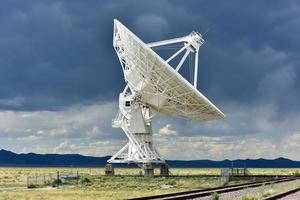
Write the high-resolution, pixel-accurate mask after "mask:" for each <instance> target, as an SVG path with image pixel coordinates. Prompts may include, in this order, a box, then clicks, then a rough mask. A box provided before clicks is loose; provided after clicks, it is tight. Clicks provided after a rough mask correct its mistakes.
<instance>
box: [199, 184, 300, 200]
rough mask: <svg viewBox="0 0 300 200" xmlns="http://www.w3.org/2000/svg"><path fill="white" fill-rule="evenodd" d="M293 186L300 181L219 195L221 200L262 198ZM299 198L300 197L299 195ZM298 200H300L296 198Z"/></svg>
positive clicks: (206, 198)
mask: <svg viewBox="0 0 300 200" xmlns="http://www.w3.org/2000/svg"><path fill="white" fill-rule="evenodd" d="M293 184H295V185H296V184H298V185H299V184H300V180H295V181H289V182H283V183H277V184H274V185H272V184H271V185H266V186H260V187H255V188H246V189H244V190H238V191H234V192H228V193H224V194H219V197H220V200H234V199H241V198H242V197H243V196H252V197H253V196H256V197H261V196H262V194H266V193H271V195H273V194H274V190H275V191H276V189H277V188H285V187H289V186H292V185H293ZM297 194H298V197H300V196H299V195H300V194H299V193H297ZM196 199H199V200H210V199H211V197H210V196H208V197H201V198H196ZM296 199H297V200H300V198H296Z"/></svg>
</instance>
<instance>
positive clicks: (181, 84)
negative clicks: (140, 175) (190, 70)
mask: <svg viewBox="0 0 300 200" xmlns="http://www.w3.org/2000/svg"><path fill="white" fill-rule="evenodd" d="M176 43H183V47H181V48H180V49H179V50H178V51H177V52H175V53H174V54H173V55H172V56H171V57H170V58H168V59H167V60H164V59H162V58H161V57H160V56H159V55H158V54H157V53H155V52H154V51H153V50H152V49H151V48H153V47H159V46H166V45H171V44H176ZM203 43H204V40H203V39H202V35H201V34H200V33H198V32H194V31H193V32H192V33H190V34H189V35H187V36H184V37H180V38H174V39H170V40H163V41H158V42H153V43H149V44H145V43H144V42H143V41H142V40H140V39H139V38H138V37H137V36H136V35H134V34H133V33H132V32H131V31H129V30H128V29H127V28H126V27H125V26H124V25H123V24H121V23H120V22H119V21H118V20H114V38H113V46H114V48H115V50H116V53H117V55H118V58H119V60H120V63H121V65H122V69H123V73H124V78H125V81H126V83H127V84H126V86H125V89H124V90H123V92H121V93H120V95H119V112H118V114H117V116H116V118H115V119H113V121H112V126H113V127H115V128H122V129H123V131H124V133H125V134H126V136H127V137H128V143H127V144H126V145H125V146H124V147H123V148H121V149H120V150H119V151H118V152H117V153H116V154H114V155H113V156H112V157H111V158H110V159H109V160H108V162H109V163H110V164H112V163H137V164H139V165H140V166H143V168H144V169H145V170H146V171H147V173H148V172H151V173H152V172H153V168H151V167H150V168H149V166H151V163H161V164H164V165H165V160H164V159H163V158H162V156H161V155H160V153H159V152H158V151H157V149H156V148H155V147H154V144H153V131H152V119H153V117H154V116H155V114H156V113H164V114H166V115H169V116H172V117H182V118H185V119H188V120H198V121H204V120H214V119H221V118H224V116H225V115H224V114H223V113H222V112H221V111H220V110H219V109H218V108H217V107H216V106H215V105H213V104H212V103H211V102H210V101H209V100H208V99H207V98H206V97H205V96H204V95H203V94H201V93H200V92H199V91H198V90H197V74H198V55H199V48H200V46H201V45H202V44H203ZM183 52H185V53H184V55H183V56H182V58H181V60H180V61H179V63H178V65H177V66H176V68H172V67H171V66H170V64H169V62H170V61H171V60H173V59H174V58H175V57H177V56H179V55H180V54H181V53H183ZM190 54H195V65H194V66H195V72H194V80H193V81H194V84H193V85H192V84H191V83H189V82H188V81H187V80H186V79H184V78H183V76H182V75H181V74H179V72H178V71H179V70H180V68H181V66H182V65H183V64H184V62H185V60H186V58H187V57H188V56H189V55H190ZM151 173H150V174H151Z"/></svg>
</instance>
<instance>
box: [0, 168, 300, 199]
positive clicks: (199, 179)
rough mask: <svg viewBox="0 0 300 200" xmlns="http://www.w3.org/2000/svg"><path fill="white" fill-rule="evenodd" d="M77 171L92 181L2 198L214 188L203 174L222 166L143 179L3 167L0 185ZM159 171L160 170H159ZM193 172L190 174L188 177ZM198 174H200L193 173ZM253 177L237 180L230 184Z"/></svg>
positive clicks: (95, 171) (98, 171)
mask: <svg viewBox="0 0 300 200" xmlns="http://www.w3.org/2000/svg"><path fill="white" fill-rule="evenodd" d="M249 170H250V172H251V173H252V174H255V175H256V174H257V175H291V174H293V173H295V172H296V171H300V169H249ZM57 171H59V172H60V173H77V171H78V172H79V174H81V175H83V177H87V178H88V179H89V180H90V181H91V182H82V181H81V182H79V184H78V185H76V186H75V187H74V188H68V189H64V188H60V189H56V188H53V189H52V188H50V189H47V190H41V189H40V190H37V189H31V190H26V189H22V190H20V189H18V190H4V189H1V190H0V200H2V199H28V200H29V199H55V200H58V199H67V200H68V199H124V198H130V197H140V196H145V195H154V194H162V193H169V192H178V191H186V190H192V189H200V188H208V187H215V186H218V185H219V179H218V177H204V176H201V175H219V173H220V169H214V168H184V169H183V168H177V169H171V173H172V175H175V176H174V177H169V178H163V177H156V178H144V177H139V176H126V175H138V174H139V169H137V168H135V169H134V168H130V169H126V168H117V169H115V173H116V174H118V175H119V176H114V177H107V176H103V175H104V170H103V169H102V168H0V188H1V187H2V188H3V187H14V186H18V187H21V186H26V184H27V176H38V175H45V174H50V173H52V174H55V173H56V172H57ZM156 173H157V174H158V170H157V171H156ZM188 175H190V177H189V176H188ZM192 175H199V176H192ZM245 181H250V180H235V181H233V182H231V184H235V183H238V182H245Z"/></svg>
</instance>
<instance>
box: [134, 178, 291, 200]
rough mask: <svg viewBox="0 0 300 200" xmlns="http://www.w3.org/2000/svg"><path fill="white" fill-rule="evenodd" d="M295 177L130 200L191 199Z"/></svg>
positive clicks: (286, 180) (279, 181) (289, 179)
mask: <svg viewBox="0 0 300 200" xmlns="http://www.w3.org/2000/svg"><path fill="white" fill-rule="evenodd" d="M296 179H297V178H294V177H293V178H283V179H277V180H268V181H257V182H252V183H242V184H236V185H228V186H223V187H215V188H208V189H201V190H192V191H184V192H176V193H169V194H161V195H154V196H146V197H138V198H132V199H130V200H150V199H151V200H154V199H162V200H167V199H176V200H182V199H193V198H198V197H206V196H210V195H211V194H213V193H214V192H216V193H218V194H221V193H227V192H233V191H238V190H242V189H245V188H254V187H259V186H262V185H270V184H274V183H281V182H288V181H293V180H296Z"/></svg>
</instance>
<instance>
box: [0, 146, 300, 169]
mask: <svg viewBox="0 0 300 200" xmlns="http://www.w3.org/2000/svg"><path fill="white" fill-rule="evenodd" d="M109 158H110V156H105V157H93V156H83V155H79V154H36V153H26V154H24V153H21V154H17V153H14V152H11V151H6V150H3V149H2V150H0V166H2V167H103V166H105V164H106V161H107V160H108V159H109ZM167 163H168V164H169V166H170V167H191V168H192V167H195V168H196V167H215V168H222V167H231V166H232V164H233V166H234V167H244V166H245V167H249V168H268V167H269V168H289V167H291V168H292V167H299V168H300V161H293V160H290V159H286V158H277V159H274V160H269V159H263V158H260V159H246V160H240V159H239V160H223V161H212V160H189V161H183V160H168V161H167ZM117 166H120V167H132V166H135V165H126V164H125V165H124V164H123V165H117Z"/></svg>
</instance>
